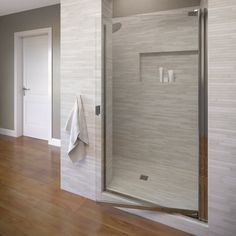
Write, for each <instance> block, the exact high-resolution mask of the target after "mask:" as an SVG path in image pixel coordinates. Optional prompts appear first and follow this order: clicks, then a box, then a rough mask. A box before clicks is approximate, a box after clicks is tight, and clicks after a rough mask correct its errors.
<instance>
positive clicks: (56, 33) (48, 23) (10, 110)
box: [0, 5, 60, 138]
mask: <svg viewBox="0 0 236 236" xmlns="http://www.w3.org/2000/svg"><path fill="white" fill-rule="evenodd" d="M47 27H52V37H53V138H60V5H54V6H49V7H44V8H39V9H36V10H31V11H26V12H21V13H17V14H12V15H7V16H1V17H0V35H1V37H0V52H1V53H0V127H1V128H5V129H10V130H13V129H14V33H15V32H20V31H27V30H33V29H38V28H47Z"/></svg>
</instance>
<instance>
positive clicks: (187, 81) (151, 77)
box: [98, 1, 200, 214]
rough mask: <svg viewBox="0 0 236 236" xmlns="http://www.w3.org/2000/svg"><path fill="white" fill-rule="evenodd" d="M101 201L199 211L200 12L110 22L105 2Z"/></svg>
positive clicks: (187, 10) (191, 10) (171, 12)
mask: <svg viewBox="0 0 236 236" xmlns="http://www.w3.org/2000/svg"><path fill="white" fill-rule="evenodd" d="M103 4H104V5H106V7H105V8H104V9H105V10H104V15H103V40H102V41H103V64H104V65H103V82H102V89H103V93H102V97H103V103H102V106H101V107H102V131H103V134H102V140H103V141H104V143H103V145H102V149H103V150H102V163H101V173H100V174H101V179H102V183H101V186H100V187H101V191H102V194H103V196H102V194H101V193H99V194H98V201H99V202H106V203H108V204H114V205H118V206H122V205H123V206H124V207H131V208H132V207H134V208H140V209H148V208H150V209H152V210H157V211H158V210H159V211H166V212H179V213H181V212H182V213H183V214H191V213H197V212H198V210H199V147H200V143H199V137H200V125H199V89H200V86H199V69H200V68H199V56H200V50H199V15H198V12H197V11H194V9H195V8H181V9H174V10H168V11H160V12H152V13H145V14H136V15H130V16H123V17H111V14H112V12H111V11H109V9H111V8H109V7H111V5H110V4H111V1H104V2H103Z"/></svg>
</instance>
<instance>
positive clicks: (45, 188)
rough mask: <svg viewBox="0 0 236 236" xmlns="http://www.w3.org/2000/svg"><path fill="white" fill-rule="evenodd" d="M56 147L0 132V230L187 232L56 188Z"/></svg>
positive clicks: (113, 235)
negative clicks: (3, 134) (4, 134)
mask: <svg viewBox="0 0 236 236" xmlns="http://www.w3.org/2000/svg"><path fill="white" fill-rule="evenodd" d="M59 181H60V162H59V149H58V148H55V147H50V146H48V145H47V143H46V142H44V141H40V140H36V139H31V138H26V137H24V138H18V139H15V138H10V137H6V136H1V135H0V236H21V235H29V236H39V235H40V236H47V235H50V236H54V235H56V236H59V235H66V236H73V235H75V236H86V235H89V236H97V235H102V236H103V235H104V236H105V235H107V236H119V235H123V236H126V235H127V236H128V235H134V236H152V235H153V236H154V235H155V236H172V235H173V236H189V234H187V233H184V232H181V231H177V230H175V229H172V228H169V227H167V226H165V225H162V224H158V223H155V222H152V221H148V220H145V219H143V218H140V217H138V216H134V215H131V214H128V213H125V212H123V211H120V210H118V209H114V208H112V207H108V206H100V205H97V204H96V203H95V202H93V201H91V200H88V199H85V198H83V197H80V196H77V195H74V194H71V193H68V192H65V191H62V190H60V186H59V184H60V183H59Z"/></svg>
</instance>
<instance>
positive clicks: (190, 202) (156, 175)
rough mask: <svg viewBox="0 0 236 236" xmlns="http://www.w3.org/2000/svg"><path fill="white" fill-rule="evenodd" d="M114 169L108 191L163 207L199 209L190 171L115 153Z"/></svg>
mask: <svg viewBox="0 0 236 236" xmlns="http://www.w3.org/2000/svg"><path fill="white" fill-rule="evenodd" d="M112 170H113V176H112V179H111V181H110V183H109V184H108V186H107V188H108V190H111V191H115V192H119V193H121V194H124V195H128V196H131V197H134V198H137V199H140V200H143V201H147V202H150V203H154V204H157V205H161V206H164V207H169V208H178V209H189V210H198V183H195V182H196V181H195V180H196V176H194V175H193V173H192V172H191V171H187V170H184V169H181V168H176V167H171V166H170V165H168V166H167V165H160V163H159V164H158V163H153V162H148V161H147V159H143V160H138V159H131V158H129V159H127V158H124V157H121V156H113V169H112ZM141 175H143V176H144V177H146V176H148V179H147V180H143V179H140V177H141Z"/></svg>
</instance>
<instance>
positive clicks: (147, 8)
mask: <svg viewBox="0 0 236 236" xmlns="http://www.w3.org/2000/svg"><path fill="white" fill-rule="evenodd" d="M200 1H201V0H113V16H114V17H121V16H129V15H134V14H142V13H149V12H155V11H165V10H170V9H176V8H183V7H192V6H199V5H200Z"/></svg>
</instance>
